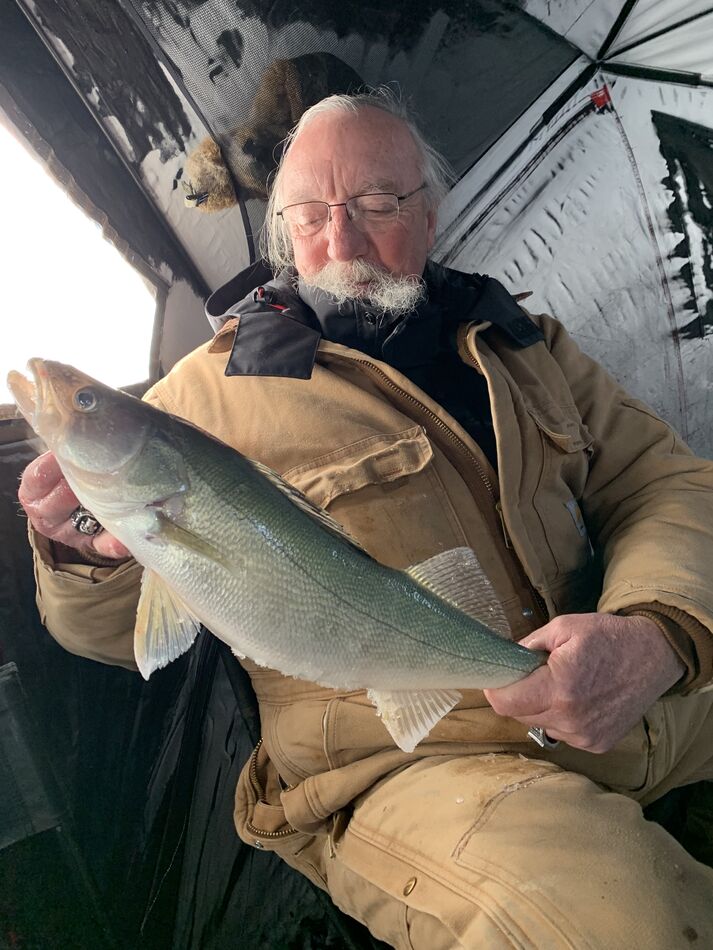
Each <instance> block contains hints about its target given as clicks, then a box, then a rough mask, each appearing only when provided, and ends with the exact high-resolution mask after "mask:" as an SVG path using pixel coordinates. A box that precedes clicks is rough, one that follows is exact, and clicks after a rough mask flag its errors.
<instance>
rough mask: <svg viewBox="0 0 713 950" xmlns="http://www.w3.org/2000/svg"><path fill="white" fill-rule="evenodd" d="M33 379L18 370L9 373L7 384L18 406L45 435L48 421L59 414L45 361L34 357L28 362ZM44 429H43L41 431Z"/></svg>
mask: <svg viewBox="0 0 713 950" xmlns="http://www.w3.org/2000/svg"><path fill="white" fill-rule="evenodd" d="M27 368H28V369H29V370H30V372H31V373H32V376H33V377H34V382H33V380H31V379H29V378H28V377H27V376H23V374H22V373H19V372H17V370H11V371H10V373H8V377H7V385H8V388H9V390H10V392H11V393H12V397H13V399H14V400H15V403H16V405H17V408H18V409H19V410H20V412H21V413H22V415H23V416H24V418H25V419H26V420H27V422H28V423H29V424H30V425H31V426H32V428H33V429H34V430H35V432H37V433H38V435H42V436H43V437H44V436H45V433H46V430H47V428H48V425H47V423H48V422H50V419H51V418H52V417H56V416H57V412H56V406H55V405H54V403H55V400H54V399H53V397H52V391H51V385H50V379H49V374H48V372H47V369H46V367H45V361H44V360H42V359H40V358H39V357H34V358H33V359H31V360H28V362H27ZM41 430H42V431H41Z"/></svg>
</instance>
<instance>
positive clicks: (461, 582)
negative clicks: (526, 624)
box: [406, 547, 510, 639]
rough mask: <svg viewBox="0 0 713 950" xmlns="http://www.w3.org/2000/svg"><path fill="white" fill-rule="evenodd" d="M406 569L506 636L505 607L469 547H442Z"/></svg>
mask: <svg viewBox="0 0 713 950" xmlns="http://www.w3.org/2000/svg"><path fill="white" fill-rule="evenodd" d="M406 573H407V574H409V575H410V576H411V577H412V578H413V579H414V580H415V581H418V583H419V584H422V585H423V586H424V587H426V588H427V589H428V590H430V591H431V592H432V593H434V594H437V595H438V596H439V597H441V598H442V599H443V600H447V601H448V603H449V604H452V605H453V606H454V607H457V608H458V610H462V611H463V613H465V614H468V615H469V616H470V617H473V619H474V620H479V621H480V623H482V624H485V625H486V626H487V627H490V629H491V630H494V631H495V632H496V633H499V634H501V635H502V636H504V637H507V638H508V639H509V638H510V624H509V623H508V619H507V617H506V615H505V611H504V610H503V608H502V605H501V603H500V601H499V600H498V597H497V595H496V593H495V591H494V590H493V585H492V584H491V583H490V580H489V579H488V576H487V574H486V573H485V571H484V570H483V568H482V566H481V564H480V561H479V560H478V558H477V556H476V554H475V552H474V551H473V550H472V548H466V547H462V548H453V549H452V550H450V551H443V552H442V553H441V554H436V555H434V556H433V557H431V558H429V559H428V560H427V561H422V562H421V563H420V564H414V565H413V567H410V568H409V569H408V570H407V572H406Z"/></svg>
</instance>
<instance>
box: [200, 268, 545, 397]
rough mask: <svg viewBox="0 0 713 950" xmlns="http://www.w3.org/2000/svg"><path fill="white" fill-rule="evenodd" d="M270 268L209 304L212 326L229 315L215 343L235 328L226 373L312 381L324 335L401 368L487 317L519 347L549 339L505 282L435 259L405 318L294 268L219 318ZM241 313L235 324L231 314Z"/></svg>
mask: <svg viewBox="0 0 713 950" xmlns="http://www.w3.org/2000/svg"><path fill="white" fill-rule="evenodd" d="M260 268H262V269H260ZM266 273H267V271H266V270H265V267H264V265H255V264H254V265H252V266H251V267H250V268H248V269H247V271H243V272H242V273H241V274H238V275H237V277H235V278H233V279H232V280H231V281H230V282H229V283H228V284H226V285H224V287H222V288H220V289H219V290H218V291H216V292H215V293H214V294H213V295H212V296H211V297H210V298H209V301H208V303H207V304H206V313H209V319H210V321H211V324H212V325H213V327H214V329H218V326H219V325H220V324H225V322H226V321H228V320H230V325H229V326H228V325H225V329H224V332H219V335H218V336H219V337H220V341H219V339H218V337H216V339H215V340H214V343H213V345H212V347H211V349H214V350H217V349H220V350H222V349H223V348H224V347H225V348H227V347H226V344H227V342H228V341H227V340H225V336H226V335H227V334H228V333H232V332H233V327H235V328H236V330H235V335H234V339H233V342H232V348H231V353H230V358H229V360H228V365H227V367H226V370H225V373H226V375H227V376H235V375H241V376H245V375H249V376H253V375H257V376H286V377H293V378H298V379H308V378H309V377H310V376H311V373H312V367H313V365H314V361H315V357H316V353H317V347H318V345H319V340H320V338H324V339H327V340H331V341H332V342H336V343H341V344H343V345H344V346H347V347H349V348H351V349H356V350H360V351H361V352H364V353H367V354H368V355H370V356H373V357H375V358H377V359H381V360H383V361H384V362H386V363H389V364H391V365H392V366H394V367H395V368H397V369H409V368H412V367H415V366H419V365H423V364H424V363H425V362H428V361H429V360H430V359H433V358H434V357H435V355H436V354H437V352H438V350H439V346H440V345H441V343H442V341H443V340H444V339H445V337H446V336H447V334H448V333H450V332H454V331H455V329H456V328H457V326H459V325H461V324H463V323H473V322H475V323H482V322H486V321H487V322H488V323H489V324H490V325H493V326H495V327H497V328H499V329H500V330H501V331H502V332H503V333H504V334H505V336H506V338H507V339H508V340H509V342H510V343H511V345H516V346H519V347H526V346H530V345H532V344H533V343H536V342H538V341H539V340H542V339H543V336H542V333H541V332H540V330H539V328H538V327H537V326H536V325H535V324H534V323H533V322H532V321H531V320H530V319H529V318H528V316H527V315H526V314H525V313H524V311H523V310H522V309H521V308H520V307H519V306H518V304H517V302H516V300H515V298H513V297H512V296H511V295H510V294H509V293H508V291H507V290H506V289H505V287H503V285H502V284H501V283H500V282H499V281H497V280H495V279H494V278H492V277H487V276H481V275H477V274H475V275H470V274H463V273H461V272H459V271H455V270H451V269H450V268H446V267H442V266H441V265H439V264H436V263H435V262H432V261H429V262H428V263H427V265H426V269H425V271H424V280H425V281H426V286H427V298H426V300H425V301H424V302H423V303H422V304H421V305H419V307H417V308H416V309H415V310H413V311H411V312H410V313H408V314H406V315H404V316H399V317H394V316H393V315H391V314H388V313H386V314H382V313H378V312H377V311H375V310H374V309H373V308H371V307H370V306H369V305H368V303H364V302H362V301H350V302H348V303H346V304H342V305H337V304H336V303H335V301H334V299H333V298H331V297H330V295H328V294H325V293H324V292H323V291H319V290H316V289H314V288H311V287H308V286H307V285H305V284H304V283H303V282H302V281H300V280H298V279H297V277H296V275H295V274H294V272H289V271H286V272H283V273H282V274H280V275H278V276H277V277H276V278H272V279H270V280H267V281H265V282H264V283H262V284H260V285H259V286H258V287H254V285H253V289H252V290H251V291H250V292H249V293H247V294H246V295H245V296H244V297H243V298H242V300H240V301H239V302H238V303H235V304H233V305H232V306H229V307H228V309H227V311H224V312H223V314H222V315H221V316H220V317H219V316H217V310H219V309H221V308H222V307H223V306H224V305H225V303H226V302H227V299H228V298H229V297H230V295H231V294H232V293H234V292H235V291H237V290H238V289H242V288H244V287H245V286H246V283H247V282H249V281H250V280H253V279H254V278H255V276H257V275H258V274H266ZM233 299H234V298H233ZM209 311H210V312H209ZM236 316H237V317H238V320H237V323H236V322H235V321H234V319H231V318H234V317H236Z"/></svg>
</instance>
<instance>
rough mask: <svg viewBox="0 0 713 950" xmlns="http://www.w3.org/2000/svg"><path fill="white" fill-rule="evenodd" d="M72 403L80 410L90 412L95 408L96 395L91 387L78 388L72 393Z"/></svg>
mask: <svg viewBox="0 0 713 950" xmlns="http://www.w3.org/2000/svg"><path fill="white" fill-rule="evenodd" d="M74 405H75V406H76V407H77V409H79V410H81V412H91V411H92V409H96V406H97V397H96V395H95V393H94V390H92V389H80V390H79V391H78V392H76V393H75V394H74Z"/></svg>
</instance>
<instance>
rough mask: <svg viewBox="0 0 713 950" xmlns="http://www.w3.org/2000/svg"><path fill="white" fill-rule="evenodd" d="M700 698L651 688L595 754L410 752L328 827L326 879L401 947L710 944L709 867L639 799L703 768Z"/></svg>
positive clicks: (709, 762) (707, 772)
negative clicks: (642, 709) (641, 712)
mask: <svg viewBox="0 0 713 950" xmlns="http://www.w3.org/2000/svg"><path fill="white" fill-rule="evenodd" d="M711 707H713V695H712V694H710V693H706V694H702V695H698V696H695V697H689V698H680V697H672V698H667V699H664V700H662V701H661V702H659V703H657V704H656V706H655V707H654V708H653V709H652V710H651V713H650V715H649V716H647V719H646V721H645V722H644V723H642V725H641V728H640V729H637V730H634V732H633V733H632V734H631V735H630V736H629V737H628V738H627V740H625V741H624V742H623V743H622V744H621V745H620V746H619V747H617V749H616V750H614V751H612V753H608V754H607V755H603V756H593V755H588V754H586V753H580V752H575V751H573V750H567V749H562V751H559V750H558V751H556V752H554V753H552V754H551V755H550V756H549V757H547V758H545V756H544V755H543V756H542V758H540V759H539V760H538V759H533V758H530V757H529V755H528V757H525V756H523V755H522V754H518V753H516V752H515V753H498V754H485V755H472V756H458V757H450V756H438V757H433V758H427V759H423V760H421V761H418V762H416V763H414V764H413V765H410V766H409V767H407V768H406V769H404V770H402V771H400V772H399V773H397V774H395V775H391V776H389V777H387V778H386V779H384V780H383V781H382V782H380V783H379V784H378V785H377V786H375V787H374V788H373V789H371V790H370V791H369V792H368V793H366V794H364V795H363V796H361V798H360V799H358V800H357V802H356V804H355V809H354V813H353V816H352V818H351V820H350V822H349V824H348V825H347V827H346V829H345V830H344V832H343V834H342V835H341V837H338V838H337V839H336V840H333V841H332V842H331V843H330V844H327V843H325V847H324V851H323V854H322V861H320V862H319V863H320V864H322V867H321V868H320V872H322V874H323V875H324V877H325V878H326V881H327V885H328V888H329V892H330V894H331V895H332V898H333V900H334V901H335V903H336V904H337V905H338V906H339V907H341V908H342V909H343V910H344V911H346V912H347V913H348V914H350V915H351V916H353V917H356V918H357V919H358V920H360V921H362V922H363V923H364V924H365V925H366V926H367V927H368V928H369V929H370V930H371V932H372V933H373V934H374V935H375V936H377V937H379V938H381V939H382V940H385V941H386V942H388V943H390V944H391V945H393V946H394V947H397V948H403V950H445V948H467V950H475V948H484V950H499V948H505V947H507V948H512V947H518V948H535V950H545V948H557V950H559V948H565V947H567V948H571V950H584V948H597V950H675V948H678V947H681V948H691V947H693V948H696V947H700V948H701V950H702V948H704V947H705V948H708V947H713V870H710V869H709V868H707V867H705V866H704V865H702V864H699V863H698V862H697V861H695V860H694V859H693V858H692V857H690V855H688V853H687V852H686V851H684V849H683V848H682V847H681V846H680V845H678V844H677V843H676V842H675V841H674V840H673V839H672V838H671V837H670V836H669V835H668V834H667V833H666V832H665V831H664V830H663V829H662V828H661V827H660V826H658V825H656V824H654V823H652V822H648V821H646V820H645V819H644V817H643V814H642V811H641V806H640V804H639V803H640V802H649V801H653V800H654V799H656V798H657V797H659V796H660V795H662V794H663V793H664V792H665V791H667V790H668V789H669V788H673V787H675V786H679V785H684V784H687V783H689V782H694V781H698V780H700V779H713V711H712V709H711ZM555 763H557V764H555ZM573 768H576V769H577V772H574V771H571V769H573ZM587 772H589V773H591V775H592V778H593V779H594V781H593V780H592V778H589V777H586V774H578V773H587ZM637 783H638V784H637ZM612 789H616V791H612ZM313 853H314V852H313Z"/></svg>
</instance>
